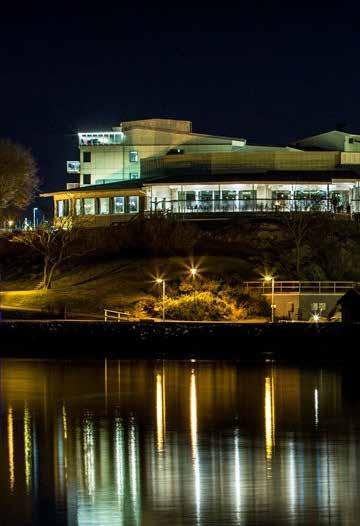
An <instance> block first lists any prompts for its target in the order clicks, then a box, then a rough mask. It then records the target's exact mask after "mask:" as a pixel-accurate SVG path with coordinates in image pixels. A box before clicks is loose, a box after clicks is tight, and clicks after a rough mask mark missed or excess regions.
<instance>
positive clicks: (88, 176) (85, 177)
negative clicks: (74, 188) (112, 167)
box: [83, 174, 91, 184]
mask: <svg viewBox="0 0 360 526" xmlns="http://www.w3.org/2000/svg"><path fill="white" fill-rule="evenodd" d="M83 184H91V174H84V175H83Z"/></svg>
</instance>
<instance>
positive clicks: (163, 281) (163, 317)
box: [155, 278, 165, 321]
mask: <svg viewBox="0 0 360 526" xmlns="http://www.w3.org/2000/svg"><path fill="white" fill-rule="evenodd" d="M155 281H156V283H157V284H158V285H161V284H162V320H163V321H165V280H164V279H162V278H156V280H155Z"/></svg>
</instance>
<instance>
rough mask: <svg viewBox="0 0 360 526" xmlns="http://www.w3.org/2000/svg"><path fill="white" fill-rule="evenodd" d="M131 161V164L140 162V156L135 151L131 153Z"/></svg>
mask: <svg viewBox="0 0 360 526" xmlns="http://www.w3.org/2000/svg"><path fill="white" fill-rule="evenodd" d="M129 161H130V162H131V163H137V162H138V161H139V155H138V153H137V152H136V151H135V150H133V151H132V152H129Z"/></svg>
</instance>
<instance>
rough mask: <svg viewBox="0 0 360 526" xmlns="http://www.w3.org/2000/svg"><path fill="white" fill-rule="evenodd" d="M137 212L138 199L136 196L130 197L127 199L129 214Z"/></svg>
mask: <svg viewBox="0 0 360 526" xmlns="http://www.w3.org/2000/svg"><path fill="white" fill-rule="evenodd" d="M138 211H139V197H138V196H137V195H131V196H130V197H129V212H130V213H131V214H133V213H136V212H138Z"/></svg>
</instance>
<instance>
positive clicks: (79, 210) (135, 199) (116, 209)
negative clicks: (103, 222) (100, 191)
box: [56, 195, 139, 217]
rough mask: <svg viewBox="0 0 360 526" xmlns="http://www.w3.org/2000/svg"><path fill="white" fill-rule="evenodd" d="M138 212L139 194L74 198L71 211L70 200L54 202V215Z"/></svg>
mask: <svg viewBox="0 0 360 526" xmlns="http://www.w3.org/2000/svg"><path fill="white" fill-rule="evenodd" d="M137 212H139V196H137V195H130V196H116V197H85V198H84V199H75V200H74V209H73V211H71V200H70V199H63V200H60V201H57V202H56V216H57V217H66V216H69V215H72V213H73V214H74V215H76V216H88V215H109V214H135V213H137Z"/></svg>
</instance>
